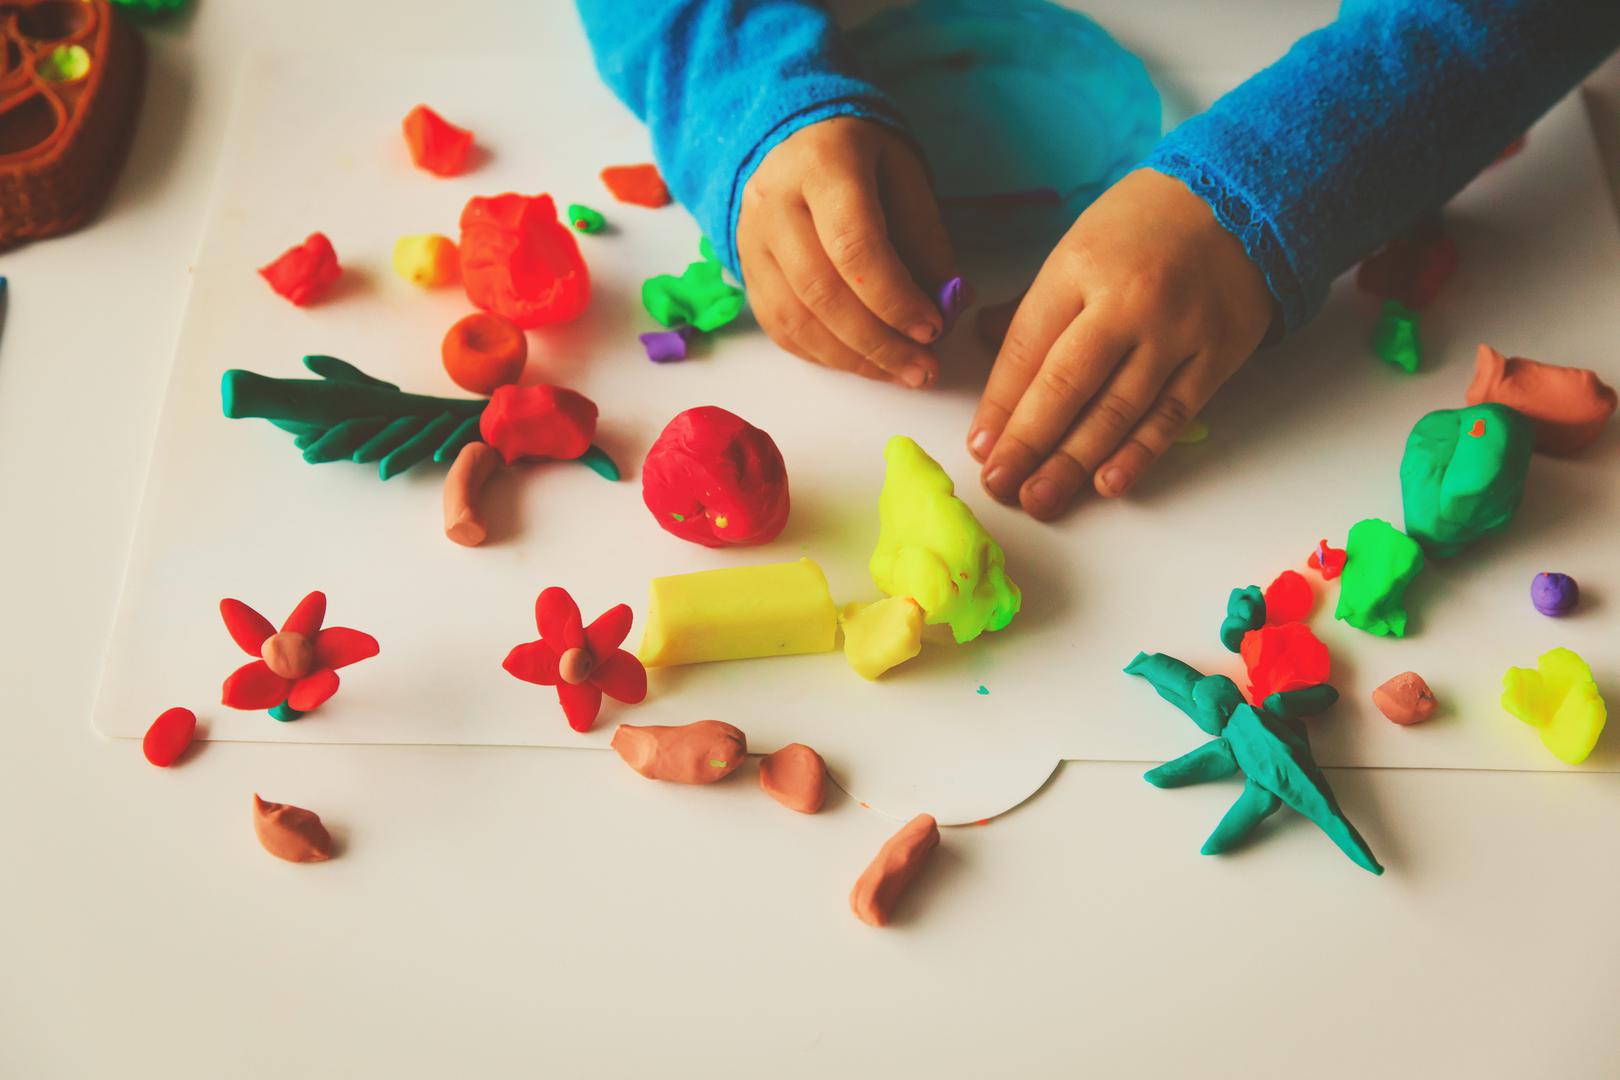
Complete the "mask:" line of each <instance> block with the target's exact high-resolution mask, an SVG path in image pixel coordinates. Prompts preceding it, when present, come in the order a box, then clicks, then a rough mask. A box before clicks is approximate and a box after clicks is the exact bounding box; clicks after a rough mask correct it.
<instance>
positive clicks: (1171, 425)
mask: <svg viewBox="0 0 1620 1080" xmlns="http://www.w3.org/2000/svg"><path fill="white" fill-rule="evenodd" d="M1213 396H1214V388H1213V387H1211V386H1209V385H1208V384H1207V382H1206V380H1205V379H1204V378H1203V377H1202V376H1201V375H1200V373H1198V372H1197V371H1195V370H1194V367H1193V365H1192V364H1191V363H1188V364H1186V365H1183V367H1182V368H1181V370H1180V371H1178V372H1176V374H1175V375H1174V376H1173V377H1172V378H1171V379H1170V381H1169V382H1168V383H1166V384H1165V386H1164V390H1163V391H1162V392H1161V393H1160V394H1159V400H1158V401H1157V402H1156V403H1155V404H1154V406H1153V409H1152V410H1151V411H1150V412H1149V413H1148V414H1147V417H1146V419H1144V420H1143V421H1142V422H1141V423H1140V424H1138V425H1136V430H1135V431H1133V432H1131V434H1130V435H1129V437H1127V438H1126V440H1125V442H1124V443H1123V444H1121V445H1120V447H1119V449H1118V450H1115V451H1114V453H1113V456H1112V457H1110V458H1109V459H1108V460H1107V461H1105V462H1103V464H1102V467H1101V468H1099V469H1098V470H1097V475H1096V480H1095V483H1096V487H1097V493H1098V494H1099V495H1105V496H1115V495H1123V494H1125V492H1127V491H1129V490H1130V489H1131V485H1133V484H1135V483H1136V480H1137V478H1138V477H1139V476H1141V475H1142V473H1143V472H1144V471H1145V470H1146V469H1147V467H1148V466H1149V465H1151V464H1153V462H1154V461H1156V460H1157V459H1158V458H1159V455H1161V454H1163V453H1164V452H1165V451H1166V450H1168V449H1170V444H1171V443H1173V442H1175V441H1176V437H1177V436H1178V435H1180V434H1181V433H1182V431H1184V430H1185V429H1186V427H1187V425H1188V424H1189V423H1190V422H1191V421H1192V418H1193V417H1195V416H1197V415H1198V411H1199V410H1200V409H1202V408H1203V407H1204V406H1205V405H1207V404H1209V399H1210V398H1211V397H1213Z"/></svg>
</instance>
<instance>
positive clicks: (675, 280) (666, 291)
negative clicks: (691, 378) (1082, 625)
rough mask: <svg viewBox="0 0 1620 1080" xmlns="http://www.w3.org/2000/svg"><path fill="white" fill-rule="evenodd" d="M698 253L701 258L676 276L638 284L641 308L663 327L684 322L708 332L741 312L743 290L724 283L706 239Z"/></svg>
mask: <svg viewBox="0 0 1620 1080" xmlns="http://www.w3.org/2000/svg"><path fill="white" fill-rule="evenodd" d="M698 251H699V253H700V254H701V255H702V256H703V257H702V258H701V259H699V260H698V261H697V262H694V263H689V264H688V265H687V267H686V269H685V270H683V271H681V276H680V277H674V276H673V275H670V274H659V275H657V276H656V277H650V278H648V279H647V280H646V281H644V282H642V284H641V306H642V307H644V308H646V309H647V314H649V315H651V316H652V317H653V318H655V319H657V320H658V322H659V323H660V324H661V325H663V326H676V325H680V324H683V323H684V324H686V325H689V326H692V327H694V328H695V329H698V330H701V331H703V332H704V333H708V332H710V331H711V330H718V329H720V327H722V326H724V325H726V324H727V323H729V322H731V320H733V319H735V318H736V317H737V316H738V315H739V314H740V313H741V312H742V309H743V291H742V290H741V289H739V288H737V287H736V286H735V285H730V284H727V282H726V280H725V278H724V276H723V275H722V272H721V267H720V260H719V259H717V258H716V257H715V254H714V248H713V247H712V246H710V244H709V241H708V240H707V239H705V240H704V241H703V242H702V243H701V244H700V245H699V246H698Z"/></svg>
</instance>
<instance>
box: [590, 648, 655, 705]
mask: <svg viewBox="0 0 1620 1080" xmlns="http://www.w3.org/2000/svg"><path fill="white" fill-rule="evenodd" d="M591 682H592V683H594V684H595V685H596V686H597V688H598V689H600V690H601V691H602V693H604V694H606V695H607V696H608V697H610V698H612V699H613V700H614V701H622V702H624V703H625V704H627V705H634V704H635V703H636V702H638V701H641V700H642V699H644V698H645V697H646V696H647V669H646V668H644V667H642V666H641V661H640V660H637V659H636V658H635V657H634V656H631V655H630V654H629V653H627V652H625V651H624V650H623V649H615V650H613V652H612V653H610V654H608V658H607V659H606V660H602V661H600V662H598V663H597V665H596V668H595V669H594V670H593V671H592V672H591Z"/></svg>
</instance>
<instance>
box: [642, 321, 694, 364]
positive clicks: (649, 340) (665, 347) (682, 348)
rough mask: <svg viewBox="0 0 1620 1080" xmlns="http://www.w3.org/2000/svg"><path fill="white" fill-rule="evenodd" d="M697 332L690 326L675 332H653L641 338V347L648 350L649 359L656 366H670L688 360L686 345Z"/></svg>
mask: <svg viewBox="0 0 1620 1080" xmlns="http://www.w3.org/2000/svg"><path fill="white" fill-rule="evenodd" d="M695 332H696V331H694V330H693V329H692V327H690V326H677V327H676V328H675V329H673V330H653V331H651V332H650V333H646V334H641V335H639V336H640V338H641V347H642V348H643V349H646V350H647V359H649V360H651V361H652V362H653V363H655V364H668V363H672V362H673V361H676V360H685V359H686V343H687V340H688V339H690V338H691V336H692V335H693V334H694V333H695Z"/></svg>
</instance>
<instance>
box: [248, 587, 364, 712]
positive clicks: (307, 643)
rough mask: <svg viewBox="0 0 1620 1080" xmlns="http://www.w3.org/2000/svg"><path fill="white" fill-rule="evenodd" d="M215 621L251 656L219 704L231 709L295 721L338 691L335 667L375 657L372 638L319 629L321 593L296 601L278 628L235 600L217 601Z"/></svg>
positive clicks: (322, 616) (342, 629)
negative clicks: (266, 711) (259, 711)
mask: <svg viewBox="0 0 1620 1080" xmlns="http://www.w3.org/2000/svg"><path fill="white" fill-rule="evenodd" d="M219 614H220V617H221V618H223V619H224V620H225V629H226V630H227V631H228V632H229V633H230V635H231V640H233V641H235V642H236V644H237V645H238V646H239V647H240V648H241V650H242V651H243V652H245V653H247V654H248V655H249V656H252V657H256V658H257V659H255V660H254V661H253V662H252V663H249V664H244V665H242V666H241V667H239V668H237V669H236V670H235V671H233V672H231V676H230V678H228V679H226V680H225V688H224V692H223V693H222V695H221V700H222V701H223V702H224V704H226V705H229V706H230V707H231V708H233V709H269V710H270V715H271V716H273V717H275V718H276V719H277V720H296V719H298V718H299V717H300V716H303V715H304V714H305V713H308V712H311V711H313V710H314V709H316V708H317V707H319V706H320V705H321V704H322V703H323V702H325V701H326V700H327V699H328V698H330V697H331V696H332V695H333V694H335V693H337V688H338V676H337V669H338V668H341V667H348V666H349V665H350V664H358V663H359V662H360V661H362V660H366V659H369V658H371V657H373V656H376V655H377V639H376V638H374V637H372V636H371V635H370V634H363V633H361V632H360V631H359V630H350V629H349V628H348V627H346V626H331V627H327V628H326V629H325V630H323V629H321V623H322V622H323V621H325V619H326V594H325V593H322V592H312V593H310V594H309V595H308V596H306V597H304V598H303V599H302V600H300V601H299V602H298V606H297V607H296V608H294V609H293V612H292V614H291V615H289V616H287V621H286V622H284V623H282V624H281V630H280V631H279V632H277V630H276V628H275V627H274V626H272V625H271V624H270V620H268V619H266V618H265V617H264V616H263V615H260V614H259V613H258V612H257V611H254V610H253V609H252V608H250V607H248V606H247V605H246V604H244V603H242V601H240V600H229V599H227V600H221V601H220V602H219Z"/></svg>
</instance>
